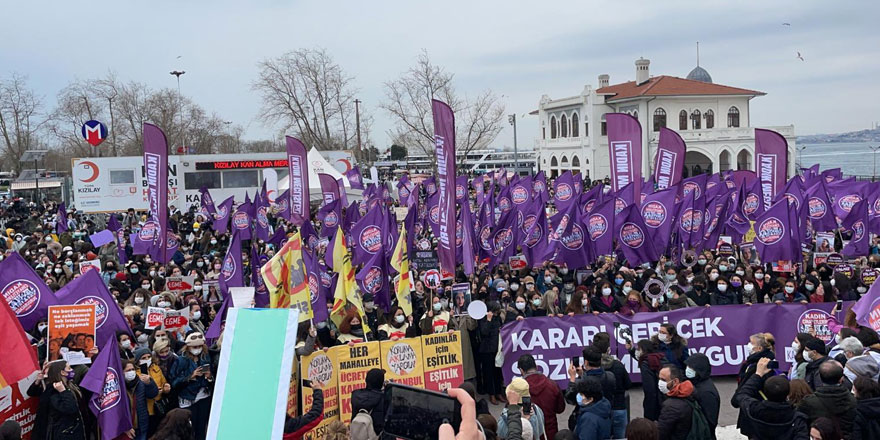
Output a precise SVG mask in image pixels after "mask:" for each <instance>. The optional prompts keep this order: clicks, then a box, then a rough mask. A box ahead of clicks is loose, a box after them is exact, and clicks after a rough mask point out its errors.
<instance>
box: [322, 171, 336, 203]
mask: <svg viewBox="0 0 880 440" xmlns="http://www.w3.org/2000/svg"><path fill="white" fill-rule="evenodd" d="M318 182H319V183H320V184H321V199H322V200H324V204H325V205H326V204H328V203H333V202H334V201H336V200H339V184H338V183H337V182H336V179H334V178H333V176H331V175H329V174H324V173H318Z"/></svg>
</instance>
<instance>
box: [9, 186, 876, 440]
mask: <svg viewBox="0 0 880 440" xmlns="http://www.w3.org/2000/svg"><path fill="white" fill-rule="evenodd" d="M113 215H115V216H116V217H117V220H118V221H119V222H120V224H121V225H122V227H123V228H124V231H125V234H124V235H125V236H126V237H128V235H129V234H130V233H134V232H137V230H138V229H139V227H140V225H142V224H143V223H144V222H145V221H146V220H147V218H146V215H145V213H143V212H135V211H134V210H133V209H129V210H128V211H127V212H124V213H116V214H113ZM59 218H60V217H59V215H58V206H57V205H56V204H55V203H52V202H44V203H42V204H35V203H31V202H28V201H25V200H19V199H17V200H9V199H4V200H2V201H0V259H2V258H4V257H5V256H8V255H10V254H11V253H13V252H17V253H19V254H20V255H21V256H22V257H24V258H25V260H26V261H27V262H28V263H29V265H30V266H31V267H32V268H33V269H34V270H35V271H36V273H37V274H38V275H39V276H40V277H41V278H42V279H43V280H44V281H45V282H46V284H47V285H48V286H49V287H50V288H51V289H52V290H54V291H57V290H58V289H60V288H62V287H63V286H65V285H66V284H67V283H69V282H71V281H72V280H73V279H75V278H77V277H78V276H79V274H80V272H79V269H78V267H79V265H80V264H81V263H83V262H85V261H91V260H98V261H100V266H101V276H102V279H103V280H104V283H105V284H106V285H107V287H108V289H109V291H110V292H111V294H112V295H113V297H114V298H115V299H116V300H117V303H118V306H119V307H120V308H121V310H122V311H123V313H124V316H125V317H126V319H127V321H128V324H129V325H130V326H131V329H132V333H133V334H134V336H135V338H134V339H132V338H130V336H129V335H128V334H124V333H120V334H119V335H118V338H117V340H118V348H119V353H120V358H121V359H122V362H123V372H124V377H125V385H126V390H127V392H128V397H129V399H130V402H131V407H132V421H133V425H134V426H135V427H134V428H133V429H132V431H131V432H129V433H128V437H129V438H133V439H148V438H149V439H191V438H195V439H203V438H205V435H206V426H207V422H208V417H209V410H210V402H211V396H212V394H213V386H214V384H213V381H214V377H215V375H216V369H217V363H218V358H219V356H218V353H219V350H220V343H219V342H218V343H217V344H216V345H209V344H208V342H207V340H206V338H205V335H204V333H205V329H206V328H208V327H209V326H210V324H211V323H212V321H213V320H214V319H215V318H216V316H217V313H218V310H219V309H220V304H221V301H222V300H223V296H222V293H221V292H220V291H219V288H218V286H217V283H216V280H217V278H218V276H220V271H221V265H222V259H223V257H224V255H225V253H226V249H227V246H228V244H229V241H230V235H229V234H217V233H215V232H214V230H213V229H212V228H211V227H210V223H211V221H212V220H211V218H210V217H207V218H206V216H205V215H204V214H202V213H199V212H197V210H196V209H195V208H191V209H189V210H186V211H181V210H179V209H176V208H175V207H173V206H172V207H171V210H170V222H171V226H170V227H171V230H173V231H176V233H177V234H178V236H179V241H180V245H179V247H178V249H177V251H176V252H175V253H174V255H173V256H171V261H170V262H169V263H167V264H159V263H157V262H155V261H152V260H151V259H150V257H149V256H145V255H134V253H133V251H132V248H131V244H130V243H126V248H125V249H124V250H122V251H121V252H120V250H119V249H117V248H116V243H115V242H111V243H109V244H106V245H103V246H100V247H95V246H93V245H92V244H91V242H90V239H89V237H90V236H91V235H92V234H95V233H96V232H100V231H102V230H104V229H105V228H106V226H107V224H108V221H109V217H108V216H107V215H105V214H96V215H86V214H82V213H79V212H77V211H76V210H75V209H71V210H70V211H69V212H68V213H67V225H66V226H67V228H66V229H67V230H66V231H65V232H63V233H57V232H56V231H58V228H57V222H58V221H59ZM269 220H270V223H271V225H272V227H273V228H275V229H278V228H281V229H284V230H285V231H286V232H287V233H289V234H292V233H294V232H295V231H296V230H297V228H296V227H295V226H292V225H290V224H289V223H288V222H286V221H285V220H284V219H281V218H277V217H275V216H273V215H270V216H269ZM313 226H314V228H315V230H320V222H317V221H315V222H313ZM425 229H429V228H425ZM425 233H426V234H428V233H429V232H427V231H426V232H425ZM254 241H256V242H251V241H246V242H245V245H243V246H242V249H243V251H242V261H243V264H244V270H245V274H246V277H245V278H246V279H250V276H249V275H250V273H251V272H252V271H254V270H257V269H256V268H258V267H259V266H258V265H259V264H260V263H261V262H260V261H253V258H252V256H253V255H259V256H260V259H261V260H263V259H264V258H271V257H272V255H273V254H274V252H275V251H276V249H277V246H276V245H274V244H272V243H266V242H263V241H262V240H257V239H254ZM835 244H836V246H837V247H838V248H839V247H840V243H835ZM822 245H823V246H824V245H827V244H825V243H823V244H822ZM253 247H256V252H255V253H254V252H252V251H251V249H252V248H253ZM322 251H323V250H319V249H314V252H316V253H317V252H322ZM120 254H124V255H125V260H126V262H125V263H124V264H123V263H122V262H121V261H120V258H119V256H120ZM878 254H880V244H878V242H877V241H876V239H875V241H874V244H873V246H872V247H871V255H870V256H866V257H864V258H861V259H860V260H859V262H858V264H856V265H855V267H854V268H853V269H854V270H853V273H852V274H850V275H847V274H846V273H844V272H841V271H835V270H833V268H832V267H831V266H829V265H827V264H824V263H823V264H819V265H818V266H813V265H812V264H810V263H809V261H811V260H810V259H809V258H808V259H807V260H806V261H807V262H808V263H807V264H805V265H803V266H800V267H795V268H793V270H792V271H791V272H780V271H778V269H779V268H778V267H776V266H773V265H770V264H761V263H759V262H758V261H757V259H756V258H754V256H753V255H750V254H748V252H747V251H746V252H739V251H738V252H735V253H733V254H730V255H727V254H722V253H719V252H718V251H717V250H715V249H709V250H706V251H704V252H702V253H699V254H693V255H690V256H689V257H688V258H687V259H686V260H682V261H678V260H679V259H676V260H673V259H672V258H666V257H664V258H661V259H660V260H659V261H658V262H656V263H652V264H643V265H639V266H637V267H628V266H627V264H626V263H625V261H618V260H615V259H609V260H602V261H599V262H596V263H593V264H590V263H589V262H585V264H584V267H581V268H568V267H565V266H559V265H556V264H544V265H542V266H540V267H537V268H532V269H523V270H511V269H510V268H509V267H508V266H507V265H504V264H501V265H498V266H496V267H493V268H491V269H490V268H488V267H487V266H486V265H485V264H480V265H478V267H477V271H476V273H475V274H474V275H472V276H465V275H464V273H463V272H458V273H457V274H455V280H454V281H455V282H467V283H470V287H471V292H473V299H474V300H482V301H484V302H485V303H486V304H487V309H488V312H487V314H486V316H485V317H483V318H481V319H474V318H472V317H471V316H469V315H468V314H466V313H457V312H458V310H455V307H456V304H454V301H453V299H452V297H451V284H452V283H451V282H446V283H443V284H441V285H440V286H430V288H429V287H428V286H425V285H424V284H423V283H422V281H420V279H421V276H420V275H421V274H420V273H419V271H416V273H414V275H415V276H414V277H413V278H414V279H415V280H417V281H415V283H414V286H413V291H412V310H413V312H412V314H410V315H406V314H405V312H404V311H403V309H402V308H400V307H397V305H396V304H393V306H392V307H391V309H390V311H385V310H382V309H381V308H379V307H377V306H376V304H375V300H374V298H372V296H371V295H369V294H367V295H364V296H363V305H364V311H365V314H364V315H363V316H361V315H360V314H358V313H355V312H352V313H349V314H348V315H346V316H345V318H344V319H343V320H342V321H341V323H340V324H339V325H336V324H334V322H333V321H331V320H327V321H323V322H317V323H315V325H314V327H311V326H310V324H309V323H308V322H304V323H302V324H301V325H300V329H299V335H298V337H299V341H298V342H299V344H298V348H297V354H298V355H300V356H302V355H307V354H309V353H311V352H313V351H315V350H320V349H325V348H329V347H332V346H335V345H342V344H355V343H358V342H362V341H367V340H370V341H372V340H396V339H400V338H405V337H414V336H418V335H424V334H432V333H443V332H447V331H450V330H460V331H461V332H462V334H463V338H462V352H463V371H464V379H465V380H466V382H465V386H464V387H463V388H464V389H465V390H466V391H469V392H468V393H464V392H463V393H461V394H458V393H457V392H455V393H454V394H456V397H458V398H459V399H460V400H462V401H466V402H471V400H469V399H473V400H476V405H475V407H474V408H475V415H476V419H477V420H478V421H479V423H478V424H477V425H475V427H474V429H476V430H477V431H478V432H479V433H480V434H479V435H482V436H485V438H508V439H515V438H547V439H555V438H559V439H569V438H577V439H605V438H624V437H626V438H631V439H654V438H660V439H685V438H689V437H688V436H689V434H693V433H694V430H703V429H704V430H705V432H706V433H709V434H708V435H710V436H713V437H714V431H715V428H716V426H717V424H718V414H719V411H720V408H721V405H722V404H724V405H728V404H729V405H732V406H733V407H734V408H739V411H740V414H739V419H738V424H737V425H738V427H739V429H740V430H741V432H742V433H743V434H744V435H746V436H748V437H749V438H761V439H764V438H766V439H770V438H773V439H779V438H804V439H806V438H814V439H823V440H828V439H837V438H846V439H850V438H852V439H863V438H864V439H867V438H880V425H878V423H880V422H878V420H880V386H878V384H877V379H878V360H880V338H878V335H877V333H876V332H875V331H873V330H871V329H870V328H867V327H864V326H861V325H858V324H857V323H856V322H855V317H854V316H853V314H852V313H847V314H846V316H845V319H844V320H843V322H842V323H838V322H836V321H834V322H833V325H832V327H833V328H832V331H834V333H835V334H836V337H835V338H836V341H835V343H832V344H831V345H830V346H828V345H826V344H825V343H824V342H823V341H822V340H820V339H818V338H816V337H814V336H813V335H810V334H808V333H802V334H798V335H797V337H796V338H795V340H794V341H775V340H774V338H773V335H770V334H766V333H758V334H755V335H753V336H752V337H751V339H750V341H749V344H750V345H749V346H750V355H749V356H748V358H747V359H746V361H745V362H744V364H743V366H742V368H741V371H740V374H739V377H738V387H737V391H736V393H735V395H734V396H733V399H732V400H731V401H730V402H729V403H728V402H723V403H722V402H720V398H719V395H718V391H717V390H716V389H715V387H714V385H713V383H712V378H711V366H710V364H709V361H708V359H707V358H706V356H705V355H702V354H691V353H689V351H688V347H687V341H686V340H685V339H683V338H682V337H681V336H679V335H678V334H677V333H676V330H675V326H673V325H668V324H667V325H663V326H661V327H660V330H659V331H658V333H657V334H655V335H653V336H652V337H651V338H650V339H645V340H641V341H636V343H635V344H634V345H632V346H631V347H630V349H631V355H632V356H633V357H634V359H636V361H637V362H638V364H639V366H640V368H641V371H642V384H641V386H642V388H643V389H644V399H643V401H642V402H641V404H642V406H643V415H644V418H641V419H634V420H628V419H629V417H628V415H627V414H628V413H627V408H626V403H625V393H626V392H627V390H629V389H630V388H631V387H632V386H633V385H632V384H631V383H630V379H629V375H628V374H627V372H626V369H625V368H624V366H623V364H622V363H621V362H620V360H619V359H617V358H615V357H614V356H613V355H612V354H611V351H610V345H611V343H610V337H609V335H608V334H605V333H600V334H598V335H596V336H595V337H594V339H593V341H592V342H591V344H590V345H589V346H587V347H584V350H583V365H581V366H574V365H573V366H572V367H571V369H570V370H569V371H568V374H569V379H570V383H569V385H568V387H567V388H566V389H564V390H563V389H560V388H559V387H558V386H557V385H556V383H555V382H553V381H551V380H550V379H548V378H547V377H546V376H544V375H543V374H542V373H541V372H539V371H538V368H537V366H536V362H535V359H534V358H533V357H532V356H530V355H523V356H522V357H521V358H520V359H519V360H518V363H517V366H518V368H519V370H520V372H521V375H522V378H517V379H514V380H513V381H511V383H509V384H504V383H503V381H502V374H501V369H500V367H499V366H497V364H496V358H497V356H498V354H499V352H500V350H501V346H500V330H501V327H502V326H503V325H505V324H507V323H511V322H514V321H517V320H522V319H527V318H531V317H564V316H574V315H581V314H599V313H617V314H621V315H624V316H633V315H636V314H638V313H646V312H657V311H668V310H677V309H681V308H685V307H716V306H725V305H731V304H746V305H751V304H756V303H767V302H775V303H792V302H799V303H809V302H836V301H838V300H847V301H850V300H857V299H859V298H860V297H861V296H862V295H863V294H865V292H867V289H868V287H869V286H868V285H866V284H865V282H863V279H862V277H861V276H860V273H861V270H863V269H867V268H878V267H880V255H878ZM421 269H425V268H421ZM577 269H589V272H588V273H587V274H585V276H583V277H579V276H576V275H577ZM172 276H192V277H194V280H195V281H194V285H193V289H192V291H187V292H183V293H180V292H178V293H174V292H170V291H168V290H167V289H166V288H165V281H166V279H167V278H168V277H172ZM652 280H657V282H653V283H652V282H651V281H652ZM652 285H654V287H651V286H652ZM651 289H655V290H656V291H651ZM658 292H661V293H662V294H660V295H658V294H657V293H658ZM330 300H331V299H329V298H328V301H330ZM327 305H328V308H330V307H331V306H332V304H327ZM148 306H154V307H161V308H166V309H169V310H171V309H173V310H178V309H182V308H189V311H190V317H191V323H190V324H189V325H188V326H186V327H184V328H181V329H175V330H164V329H157V330H147V329H146V328H145V313H146V309H147V307H148ZM361 320H364V321H365V324H366V325H365V326H362V325H361ZM25 330H26V331H27V332H28V333H29V335H30V337H31V338H32V340H33V343H34V345H35V347H36V349H37V352H38V357H39V360H40V362H41V365H43V368H42V372H41V373H40V375H39V377H38V380H37V381H36V382H35V383H34V385H33V386H32V387H31V389H30V390H28V394H29V395H31V396H34V397H38V398H39V409H38V412H37V414H36V417H37V422H36V423H35V429H34V431H33V432H32V438H33V439H39V440H42V439H47V438H51V439H56V438H70V439H81V438H82V439H85V438H90V439H91V438H96V420H95V418H94V416H93V415H92V413H91V411H89V409H88V408H87V406H86V403H87V402H88V400H89V395H88V394H89V392H88V391H86V390H83V389H81V388H79V386H78V382H79V381H80V380H81V379H82V377H83V376H84V375H85V373H86V371H87V370H88V366H84V365H76V366H73V367H71V366H70V365H68V364H67V363H66V362H65V361H63V360H60V361H54V362H45V360H46V357H47V349H48V340H47V333H46V332H47V324H46V321H45V320H43V321H41V322H39V323H38V324H37V325H36V326H34V328H30V329H25ZM365 330H366V331H365ZM777 342H779V343H781V344H789V343H790V344H791V346H792V348H794V350H795V352H796V356H795V359H796V363H795V365H794V366H793V367H792V368H791V370H790V371H778V370H775V369H773V368H770V367H769V366H768V365H771V364H770V361H772V360H774V359H775V358H776V353H777V345H776V344H777ZM782 352H783V350H782V349H780V350H779V353H782ZM92 354H94V353H92ZM143 366H145V368H141V367H143ZM377 371H378V370H377ZM371 373H372V375H370V374H368V375H367V388H365V389H364V390H360V391H359V392H358V393H357V395H356V396H355V395H353V396H352V400H353V404H354V405H355V406H356V407H359V408H362V409H365V410H367V411H369V412H371V417H372V419H373V424H372V426H373V428H374V430H375V433H376V434H379V433H381V429H382V422H383V420H382V416H381V414H382V413H383V410H384V405H386V404H387V402H385V401H384V398H383V395H382V392H381V391H382V388H383V386H384V378H383V377H380V376H381V374H380V373H381V371H379V372H377V373H373V372H371ZM320 394H321V390H320V389H316V390H315V397H316V399H315V403H316V405H315V406H317V404H318V401H319V398H320ZM468 396H470V397H468ZM526 396H528V397H530V400H531V404H530V405H524V404H523V401H522V398H523V397H526ZM484 398H485V400H484ZM489 405H502V406H504V407H505V408H504V410H503V411H502V412H501V415H500V417H497V418H496V417H492V416H491V415H490V414H489V409H488V408H489ZM567 406H572V407H573V408H574V410H573V411H572V412H571V417H569V419H568V420H567V421H562V422H560V421H558V420H557V417H558V415H560V414H562V413H563V412H565V410H566V407H567ZM313 409H314V408H313ZM313 413H315V411H313V412H312V413H309V414H305V415H303V416H302V417H300V418H292V419H289V420H288V423H287V424H286V429H285V431H286V432H288V433H291V434H296V435H301V434H302V433H303V432H304V428H307V427H309V426H310V424H311V423H312V422H314V420H315V417H316V415H315V414H313ZM356 413H357V411H355V414H356ZM310 414H311V415H310ZM337 428H338V431H339V432H344V431H345V430H346V429H347V428H346V427H345V426H344V425H343V426H342V427H338V426H337ZM468 429H471V426H470V425H468ZM463 430H464V429H463ZM331 431H333V430H331ZM333 432H336V431H333ZM701 432H702V431H701ZM353 433H354V430H352V434H349V435H353ZM340 435H345V434H340ZM352 438H355V437H353V436H352ZM459 438H461V437H459ZM691 438H693V437H691Z"/></svg>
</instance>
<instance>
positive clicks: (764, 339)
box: [737, 333, 776, 385]
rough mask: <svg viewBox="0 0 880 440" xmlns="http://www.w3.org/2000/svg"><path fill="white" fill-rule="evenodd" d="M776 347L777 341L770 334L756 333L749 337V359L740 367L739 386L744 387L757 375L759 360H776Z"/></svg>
mask: <svg viewBox="0 0 880 440" xmlns="http://www.w3.org/2000/svg"><path fill="white" fill-rule="evenodd" d="M775 345H776V341H775V339H773V335H771V334H770V333H755V334H754V335H752V336H749V344H748V346H747V347H748V357H747V358H746V361H745V362H743V364H742V365H740V367H739V376H738V377H737V384H739V385H742V383H743V382H745V381H747V380H748V379H749V377H751V376H752V374H755V369H756V368H757V367H758V361H759V360H761V359H763V358H768V359H770V360H773V359H776V352H775V351H774V347H775Z"/></svg>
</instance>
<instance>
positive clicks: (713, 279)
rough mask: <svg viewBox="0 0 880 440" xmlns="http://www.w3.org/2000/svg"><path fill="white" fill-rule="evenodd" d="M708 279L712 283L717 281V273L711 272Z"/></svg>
mask: <svg viewBox="0 0 880 440" xmlns="http://www.w3.org/2000/svg"><path fill="white" fill-rule="evenodd" d="M709 279H710V280H712V281H715V280H717V279H718V273H717V272H712V273H710V274H709Z"/></svg>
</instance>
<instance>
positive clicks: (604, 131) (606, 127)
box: [602, 115, 608, 136]
mask: <svg viewBox="0 0 880 440" xmlns="http://www.w3.org/2000/svg"><path fill="white" fill-rule="evenodd" d="M602 136H608V125H606V122H605V115H602Z"/></svg>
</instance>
